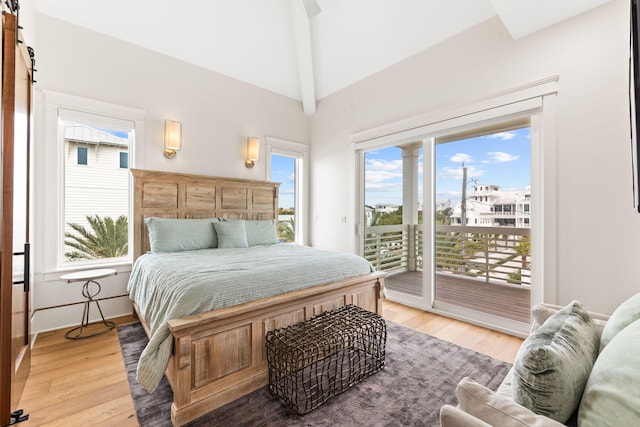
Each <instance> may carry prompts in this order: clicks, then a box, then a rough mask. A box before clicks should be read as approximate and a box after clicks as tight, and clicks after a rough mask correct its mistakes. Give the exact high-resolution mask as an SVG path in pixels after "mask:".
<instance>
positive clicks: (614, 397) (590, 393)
mask: <svg viewBox="0 0 640 427" xmlns="http://www.w3.org/2000/svg"><path fill="white" fill-rule="evenodd" d="M612 317H613V316H612ZM578 425H579V426H580V427H606V426H640V320H636V321H635V322H633V323H632V324H630V325H629V326H627V327H626V328H624V329H623V330H622V331H620V332H619V333H618V334H616V335H615V336H614V338H613V339H612V340H611V341H610V342H609V344H608V345H607V346H606V347H605V348H604V350H602V353H600V355H599V356H598V359H597V360H596V363H595V364H594V365H593V370H592V371H591V375H590V376H589V380H588V381H587V385H586V387H585V389H584V394H583V396H582V401H581V402H580V409H579V411H578Z"/></svg>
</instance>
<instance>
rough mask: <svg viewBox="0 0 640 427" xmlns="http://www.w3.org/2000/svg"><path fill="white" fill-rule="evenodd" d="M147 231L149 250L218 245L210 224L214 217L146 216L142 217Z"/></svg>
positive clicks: (184, 248) (164, 250)
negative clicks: (176, 217)
mask: <svg viewBox="0 0 640 427" xmlns="http://www.w3.org/2000/svg"><path fill="white" fill-rule="evenodd" d="M144 222H145V224H146V225H147V230H148V231H149V244H150V246H151V252H178V251H191V250H195V249H207V248H215V247H217V246H218V240H217V239H216V233H215V232H214V230H213V227H211V224H212V223H214V222H218V220H217V219H216V218H204V219H173V218H156V217H148V218H145V219H144Z"/></svg>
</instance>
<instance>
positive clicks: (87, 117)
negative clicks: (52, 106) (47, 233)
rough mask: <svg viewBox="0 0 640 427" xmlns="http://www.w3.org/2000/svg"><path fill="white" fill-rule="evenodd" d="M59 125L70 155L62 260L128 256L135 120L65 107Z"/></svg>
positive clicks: (99, 260) (66, 172)
mask: <svg viewBox="0 0 640 427" xmlns="http://www.w3.org/2000/svg"><path fill="white" fill-rule="evenodd" d="M58 126H59V135H60V145H61V148H62V152H63V153H65V155H64V159H63V164H62V169H63V177H64V179H63V187H62V189H61V190H62V193H63V198H62V200H64V205H63V215H62V218H61V219H62V224H61V230H62V233H61V234H62V238H61V240H62V247H63V250H62V251H61V254H60V255H61V256H60V258H61V264H71V263H78V262H85V263H102V262H104V261H105V260H113V259H118V258H126V257H127V256H128V254H129V225H128V220H129V170H128V167H129V149H130V147H131V145H132V142H133V134H134V132H133V131H134V123H133V122H129V121H125V120H120V119H113V118H111V117H103V116H99V115H95V114H88V113H79V112H77V111H67V110H62V109H61V111H60V113H59V121H58ZM74 153H77V154H76V156H77V161H74V160H76V159H74V158H73V154H74ZM89 153H90V154H91V162H88V154H89ZM114 164H118V165H119V167H117V168H116V167H114Z"/></svg>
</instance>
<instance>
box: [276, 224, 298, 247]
mask: <svg viewBox="0 0 640 427" xmlns="http://www.w3.org/2000/svg"><path fill="white" fill-rule="evenodd" d="M295 230H296V227H295V221H294V220H293V218H289V221H287V222H284V221H282V222H278V234H279V236H278V237H280V239H281V240H282V241H284V242H294V241H295V240H296V232H295Z"/></svg>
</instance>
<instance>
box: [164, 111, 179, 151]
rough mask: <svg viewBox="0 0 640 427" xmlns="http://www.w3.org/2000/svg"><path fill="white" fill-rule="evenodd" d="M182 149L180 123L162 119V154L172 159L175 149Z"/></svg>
mask: <svg viewBox="0 0 640 427" xmlns="http://www.w3.org/2000/svg"><path fill="white" fill-rule="evenodd" d="M181 149H182V123H180V122H177V121H174V120H165V121H164V156H165V157H166V158H168V159H173V158H174V157H175V156H176V151H180V150H181Z"/></svg>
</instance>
